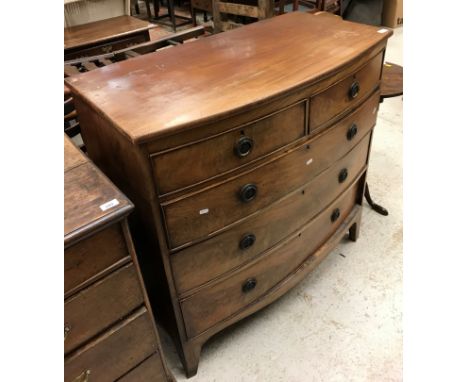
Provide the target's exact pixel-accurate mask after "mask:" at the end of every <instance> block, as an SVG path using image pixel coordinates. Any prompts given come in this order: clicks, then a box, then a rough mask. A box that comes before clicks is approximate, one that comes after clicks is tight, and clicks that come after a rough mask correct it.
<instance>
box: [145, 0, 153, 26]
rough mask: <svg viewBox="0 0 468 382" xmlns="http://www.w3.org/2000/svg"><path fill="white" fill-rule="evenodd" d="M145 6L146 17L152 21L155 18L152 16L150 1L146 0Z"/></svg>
mask: <svg viewBox="0 0 468 382" xmlns="http://www.w3.org/2000/svg"><path fill="white" fill-rule="evenodd" d="M145 5H146V15H147V16H148V20H149V21H151V19H152V18H153V16H152V15H151V8H150V2H149V0H145Z"/></svg>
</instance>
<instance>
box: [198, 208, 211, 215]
mask: <svg viewBox="0 0 468 382" xmlns="http://www.w3.org/2000/svg"><path fill="white" fill-rule="evenodd" d="M209 211H210V210H209V209H208V208H204V209H202V210H200V215H204V214H207V213H208V212H209Z"/></svg>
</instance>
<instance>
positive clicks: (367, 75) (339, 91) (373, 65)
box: [309, 53, 383, 132]
mask: <svg viewBox="0 0 468 382" xmlns="http://www.w3.org/2000/svg"><path fill="white" fill-rule="evenodd" d="M382 54H383V53H381V54H378V55H377V56H376V57H374V58H373V59H371V60H370V61H369V62H368V63H367V64H366V65H365V66H364V67H363V68H361V69H360V70H358V71H357V72H356V73H354V74H353V75H351V76H349V77H347V78H345V79H344V80H342V81H340V82H338V83H336V84H335V85H333V86H331V87H330V88H328V89H327V90H325V91H323V92H321V93H319V94H317V95H315V96H313V97H312V98H311V99H310V112H309V130H310V131H311V132H312V131H313V130H315V129H317V128H318V127H320V126H321V125H323V124H325V123H326V122H327V121H329V120H331V119H333V118H334V117H336V116H338V115H340V114H342V113H345V112H346V111H347V110H349V109H350V108H352V107H354V106H355V105H357V104H358V103H360V102H361V101H362V100H363V99H364V98H366V97H367V96H368V95H369V94H370V93H371V92H372V91H374V90H375V88H376V87H377V85H378V84H379V80H380V72H381V67H382Z"/></svg>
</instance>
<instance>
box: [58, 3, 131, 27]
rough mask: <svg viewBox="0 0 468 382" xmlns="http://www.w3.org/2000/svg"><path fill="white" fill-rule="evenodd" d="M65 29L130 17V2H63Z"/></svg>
mask: <svg viewBox="0 0 468 382" xmlns="http://www.w3.org/2000/svg"><path fill="white" fill-rule="evenodd" d="M63 7H64V9H63V10H64V22H65V25H64V26H65V27H72V26H76V25H82V24H88V23H92V22H94V21H100V20H105V19H109V18H113V17H117V16H123V15H127V16H130V0H64V6H63Z"/></svg>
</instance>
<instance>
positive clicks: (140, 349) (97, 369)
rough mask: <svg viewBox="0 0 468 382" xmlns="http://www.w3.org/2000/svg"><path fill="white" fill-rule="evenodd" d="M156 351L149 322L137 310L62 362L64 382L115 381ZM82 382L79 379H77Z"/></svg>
mask: <svg viewBox="0 0 468 382" xmlns="http://www.w3.org/2000/svg"><path fill="white" fill-rule="evenodd" d="M156 350H157V346H156V337H155V336H154V327H153V325H152V323H151V318H150V316H149V314H148V312H147V311H146V309H145V308H141V309H140V310H138V311H137V312H136V313H135V314H134V315H132V316H131V317H130V318H128V319H127V320H125V321H123V322H122V323H120V324H118V325H117V326H115V327H113V328H112V329H110V330H109V331H107V332H106V333H104V334H103V335H102V336H100V337H98V338H97V339H96V340H95V341H93V342H91V343H89V344H87V345H86V346H85V347H84V348H81V349H79V351H78V352H77V353H75V354H73V355H72V356H70V357H68V358H66V359H65V382H76V381H85V380H86V379H84V378H85V376H86V374H87V373H89V378H88V381H90V382H91V381H99V382H108V381H109V382H110V381H115V380H116V379H117V378H119V377H121V376H122V375H124V374H125V373H127V372H128V371H129V370H130V369H132V368H133V367H135V366H136V365H138V364H139V363H141V362H142V361H143V360H144V359H146V358H148V357H149V356H150V355H151V354H153V353H154V352H155V351H156ZM80 377H81V378H83V379H79V378H80Z"/></svg>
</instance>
